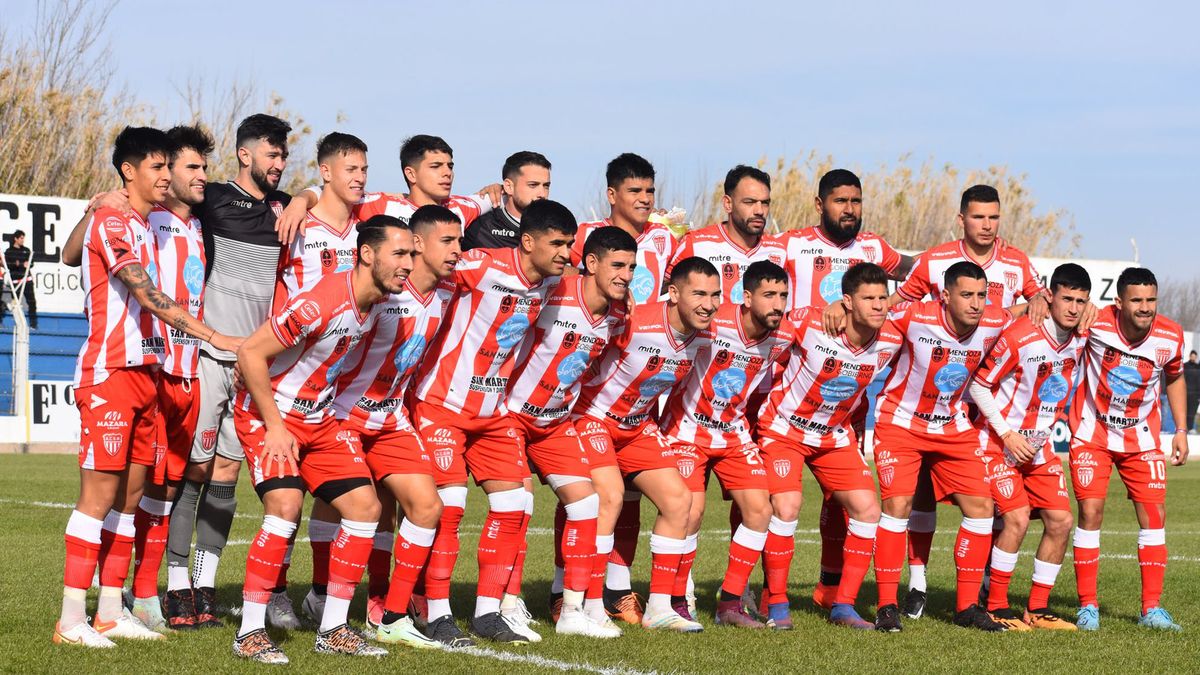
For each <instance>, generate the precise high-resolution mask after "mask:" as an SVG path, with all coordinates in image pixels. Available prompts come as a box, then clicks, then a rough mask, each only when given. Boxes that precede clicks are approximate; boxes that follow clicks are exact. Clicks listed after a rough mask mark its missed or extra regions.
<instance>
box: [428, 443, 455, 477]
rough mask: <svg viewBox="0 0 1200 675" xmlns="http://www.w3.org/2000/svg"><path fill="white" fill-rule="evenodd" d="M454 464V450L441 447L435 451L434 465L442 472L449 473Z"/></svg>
mask: <svg viewBox="0 0 1200 675" xmlns="http://www.w3.org/2000/svg"><path fill="white" fill-rule="evenodd" d="M453 462H454V448H450V447H445V446H440V447H436V448H434V449H433V463H434V464H436V465H437V468H439V469H441V470H442V471H449V470H450V464H451V463H453Z"/></svg>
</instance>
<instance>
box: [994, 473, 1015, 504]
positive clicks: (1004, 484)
mask: <svg viewBox="0 0 1200 675" xmlns="http://www.w3.org/2000/svg"><path fill="white" fill-rule="evenodd" d="M996 490H997V491H998V492H999V493H1000V496H1001V497H1004V498H1005V499H1012V496H1013V480H1012V479H1011V478H1007V477H1006V478H1001V479H1000V480H998V481H996Z"/></svg>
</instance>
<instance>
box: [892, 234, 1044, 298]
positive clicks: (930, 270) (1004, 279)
mask: <svg viewBox="0 0 1200 675" xmlns="http://www.w3.org/2000/svg"><path fill="white" fill-rule="evenodd" d="M962 260H971V258H970V257H969V256H968V255H967V251H966V248H964V245H963V241H962V240H961V239H955V240H954V241H948V242H946V243H944V244H939V245H937V246H934V247H933V248H931V249H929V250H928V251H925V252H924V253H922V254H921V255H919V256H917V260H916V262H915V263H913V269H912V272H911V273H910V274H909V275H908V279H907V280H905V282H904V283H903V284H901V286H900V288H898V289H897V291H896V292H897V293H899V294H900V297H902V298H904V299H905V300H912V301H914V302H916V301H918V300H924V299H925V298H926V296H928V297H929V298H931V299H933V300H940V299H941V297H942V281H943V278H944V277H945V275H946V270H947V269H949V268H950V266H951V265H953V264H954V263H956V262H960V261H962ZM972 262H974V261H973V260H972ZM980 267H982V268H983V272H984V274H986V275H987V280H988V304H989V305H996V306H997V307H1012V306H1013V305H1015V304H1017V299H1018V298H1025V299H1027V300H1028V299H1029V298H1032V297H1033V296H1035V295H1037V294H1038V293H1040V292H1041V291H1042V280H1041V277H1039V276H1038V273H1037V271H1036V270H1034V269H1033V265H1032V264H1031V263H1030V262H1029V257H1028V256H1026V255H1025V253H1024V252H1023V251H1021V249H1019V248H1017V247H1015V246H1013V245H1012V244H1009V243H1007V242H1005V241H1004V240H1002V239H997V240H996V243H995V245H994V246H992V255H991V257H990V258H988V259H987V261H986V262H984V263H983V264H981V265H980Z"/></svg>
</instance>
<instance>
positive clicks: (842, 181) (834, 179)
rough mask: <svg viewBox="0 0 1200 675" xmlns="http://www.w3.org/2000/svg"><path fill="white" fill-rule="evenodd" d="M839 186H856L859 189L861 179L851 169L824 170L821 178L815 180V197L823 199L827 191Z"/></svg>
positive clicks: (860, 187) (826, 195) (829, 191)
mask: <svg viewBox="0 0 1200 675" xmlns="http://www.w3.org/2000/svg"><path fill="white" fill-rule="evenodd" d="M840 187H856V188H858V189H859V190H861V189H862V181H860V180H859V179H858V176H855V175H854V172H853V171H849V170H847V169H832V170H830V171H826V172H825V175H824V176H821V180H820V181H818V182H817V197H818V198H820V199H822V200H824V199H825V198H826V197H828V196H829V193H831V192H833V191H834V190H836V189H838V188H840Z"/></svg>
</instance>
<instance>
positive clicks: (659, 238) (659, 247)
mask: <svg viewBox="0 0 1200 675" xmlns="http://www.w3.org/2000/svg"><path fill="white" fill-rule="evenodd" d="M652 241H653V242H654V250H655V251H658V254H659V255H662V254H663V252H664V251H666V250H667V238H666V236H664V235H661V234H656V235H654V237H653V238H652Z"/></svg>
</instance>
